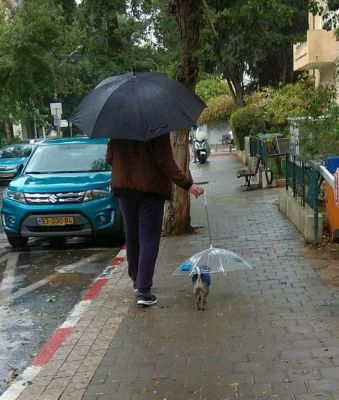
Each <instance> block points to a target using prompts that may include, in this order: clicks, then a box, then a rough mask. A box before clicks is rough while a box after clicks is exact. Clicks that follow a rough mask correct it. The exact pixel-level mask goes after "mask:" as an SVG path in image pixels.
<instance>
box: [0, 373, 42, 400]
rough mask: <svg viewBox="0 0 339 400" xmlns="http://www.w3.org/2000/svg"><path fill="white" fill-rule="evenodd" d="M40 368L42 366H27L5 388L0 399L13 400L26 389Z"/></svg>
mask: <svg viewBox="0 0 339 400" xmlns="http://www.w3.org/2000/svg"><path fill="white" fill-rule="evenodd" d="M41 370H42V367H28V368H27V369H25V371H24V372H23V374H22V375H21V376H20V378H18V379H17V380H16V381H15V382H14V383H13V384H12V385H11V386H10V387H9V388H8V389H7V390H6V392H5V393H4V394H3V395H2V396H0V400H15V399H17V398H18V397H19V396H20V394H21V393H22V392H23V391H24V390H25V389H26V387H27V385H29V384H30V383H31V382H32V380H33V379H34V378H35V377H36V376H37V375H38V373H39V372H40V371H41Z"/></svg>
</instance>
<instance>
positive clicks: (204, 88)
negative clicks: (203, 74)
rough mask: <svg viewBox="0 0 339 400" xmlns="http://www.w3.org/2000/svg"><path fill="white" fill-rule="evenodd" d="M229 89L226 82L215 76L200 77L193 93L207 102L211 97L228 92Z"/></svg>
mask: <svg viewBox="0 0 339 400" xmlns="http://www.w3.org/2000/svg"><path fill="white" fill-rule="evenodd" d="M229 92H230V90H229V87H228V84H227V82H225V81H222V80H220V79H216V78H208V79H202V80H200V81H199V82H198V83H197V87H196V89H195V93H196V94H197V95H198V96H200V97H201V98H202V99H203V100H204V102H208V100H210V99H211V98H213V97H217V96H222V95H227V94H229Z"/></svg>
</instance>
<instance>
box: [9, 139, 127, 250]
mask: <svg viewBox="0 0 339 400" xmlns="http://www.w3.org/2000/svg"><path fill="white" fill-rule="evenodd" d="M106 148H107V139H89V138H87V137H81V138H56V139H47V140H45V141H43V142H42V143H40V144H39V145H38V146H37V148H36V149H35V151H34V153H33V154H32V155H31V156H30V158H29V159H28V162H27V164H26V166H25V167H24V169H23V170H22V171H21V173H20V175H18V176H17V177H16V178H15V179H14V180H12V181H11V182H10V184H9V186H8V187H7V188H6V190H5V191H4V196H3V205H2V210H1V217H2V223H3V227H4V229H5V233H6V235H7V238H8V241H9V243H10V244H11V245H12V246H13V247H22V246H24V245H26V243H27V241H28V238H29V237H45V238H57V237H59V238H60V237H76V236H94V235H104V234H105V235H111V236H112V240H113V239H114V238H115V239H116V240H122V238H123V232H124V228H123V220H122V216H121V212H120V210H119V207H118V201H117V199H116V198H115V197H114V196H113V195H112V193H111V169H110V166H109V165H107V164H106V161H105V156H106Z"/></svg>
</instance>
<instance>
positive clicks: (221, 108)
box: [198, 95, 235, 125]
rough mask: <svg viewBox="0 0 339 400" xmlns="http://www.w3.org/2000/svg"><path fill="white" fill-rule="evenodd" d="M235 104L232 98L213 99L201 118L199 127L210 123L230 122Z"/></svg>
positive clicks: (219, 97) (208, 103)
mask: <svg viewBox="0 0 339 400" xmlns="http://www.w3.org/2000/svg"><path fill="white" fill-rule="evenodd" d="M234 109H235V104H234V101H233V99H232V97H231V96H227V95H226V96H218V97H213V98H211V99H210V100H209V101H208V102H207V107H206V108H205V110H204V111H203V112H202V114H201V115H200V117H199V120H198V123H199V125H205V124H208V123H209V122H217V121H229V119H230V116H231V114H232V111H233V110H234Z"/></svg>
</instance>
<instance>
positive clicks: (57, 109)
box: [49, 103, 62, 115]
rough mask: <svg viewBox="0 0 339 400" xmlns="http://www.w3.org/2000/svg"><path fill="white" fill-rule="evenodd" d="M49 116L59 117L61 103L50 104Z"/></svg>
mask: <svg viewBox="0 0 339 400" xmlns="http://www.w3.org/2000/svg"><path fill="white" fill-rule="evenodd" d="M49 106H50V108H51V114H52V115H61V114H62V105H61V103H50V105H49Z"/></svg>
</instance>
